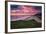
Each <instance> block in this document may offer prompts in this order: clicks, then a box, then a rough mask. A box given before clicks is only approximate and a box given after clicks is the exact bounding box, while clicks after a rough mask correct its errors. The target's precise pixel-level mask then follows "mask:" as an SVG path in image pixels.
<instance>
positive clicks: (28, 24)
mask: <svg viewBox="0 0 46 34" xmlns="http://www.w3.org/2000/svg"><path fill="white" fill-rule="evenodd" d="M38 27H41V23H38V22H36V21H35V20H28V21H22V20H19V21H11V29H18V28H38Z"/></svg>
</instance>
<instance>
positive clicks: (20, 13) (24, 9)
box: [11, 5, 42, 20]
mask: <svg viewBox="0 0 46 34" xmlns="http://www.w3.org/2000/svg"><path fill="white" fill-rule="evenodd" d="M41 8H42V7H41V6H28V5H11V20H12V19H13V20H15V19H20V18H23V19H26V18H28V17H31V16H34V15H36V14H38V13H40V12H41Z"/></svg>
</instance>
